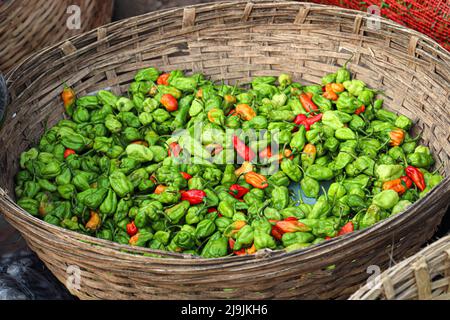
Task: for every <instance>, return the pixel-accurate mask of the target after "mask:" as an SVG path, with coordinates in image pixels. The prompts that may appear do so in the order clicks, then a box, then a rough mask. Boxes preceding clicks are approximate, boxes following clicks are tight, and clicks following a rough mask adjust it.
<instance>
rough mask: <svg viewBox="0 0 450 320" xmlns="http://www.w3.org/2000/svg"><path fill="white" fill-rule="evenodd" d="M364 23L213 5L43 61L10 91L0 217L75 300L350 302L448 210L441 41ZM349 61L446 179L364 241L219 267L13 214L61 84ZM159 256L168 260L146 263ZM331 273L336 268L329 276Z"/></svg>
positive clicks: (88, 88) (80, 39) (83, 85)
mask: <svg viewBox="0 0 450 320" xmlns="http://www.w3.org/2000/svg"><path fill="white" fill-rule="evenodd" d="M368 18H369V17H368V16H367V15H366V14H364V13H361V12H357V11H352V10H348V9H341V8H337V7H327V6H322V5H316V4H307V3H298V2H282V1H279V2H278V1H277V2H273V1H270V2H269V1H254V2H253V3H251V2H244V1H238V2H221V3H213V4H203V5H199V6H194V7H186V8H178V9H170V10H164V11H159V12H154V13H149V14H146V15H143V16H139V17H135V18H130V19H127V20H123V21H119V22H117V23H113V24H110V25H107V26H104V27H102V28H99V29H97V30H94V31H91V32H89V33H86V34H83V35H80V36H77V37H74V38H71V39H70V41H66V42H64V43H60V44H58V45H55V46H53V47H51V48H47V49H46V50H45V51H41V52H40V53H39V54H37V55H35V56H34V57H33V58H31V59H28V60H27V61H26V62H24V63H23V64H22V65H21V66H20V67H18V68H17V69H16V70H15V71H14V72H13V73H12V74H10V77H9V79H8V86H9V90H10V93H11V98H12V103H11V104H10V106H9V109H8V111H7V112H8V115H7V121H6V123H5V126H4V127H3V128H2V129H1V131H0V145H2V146H3V148H2V150H1V154H0V187H1V189H0V208H1V209H2V210H3V213H4V215H5V217H6V219H7V220H8V221H9V222H10V223H11V224H12V225H13V226H14V227H15V228H17V229H18V230H19V231H20V232H21V233H22V235H23V237H24V238H25V239H26V240H27V242H28V244H29V245H30V247H31V248H32V249H33V250H34V251H36V252H37V254H38V255H39V257H40V258H41V259H42V260H43V261H44V262H45V264H46V265H47V266H48V267H49V269H50V270H51V271H52V272H53V273H54V274H55V275H56V277H58V279H59V280H60V281H62V282H63V283H66V280H67V279H68V277H69V276H71V274H70V273H69V274H68V273H67V272H66V270H67V267H68V266H70V265H76V266H78V267H79V268H80V270H81V277H82V278H81V287H80V289H79V290H75V289H73V290H72V292H73V293H74V294H75V295H77V296H78V297H80V298H83V299H89V298H129V299H138V298H142V299H145V298H146V299H164V298H165V299H210V298H242V299H260V298H286V299H287V298H309V299H327V298H341V299H342V298H348V297H349V296H350V294H352V293H353V292H354V291H355V290H356V289H357V288H358V286H359V285H360V284H361V283H362V282H363V281H364V280H365V279H366V278H367V277H368V276H369V274H368V273H367V272H366V270H367V267H368V266H370V265H378V266H379V267H380V268H381V269H383V270H384V269H385V268H386V267H388V265H389V261H390V258H391V257H394V258H395V259H396V260H400V259H402V258H404V257H407V256H410V255H411V254H413V253H415V252H417V251H418V250H419V248H420V246H421V245H422V244H423V243H425V242H426V241H427V240H428V239H429V238H430V237H431V236H432V235H433V233H434V232H435V230H436V227H437V226H438V224H439V223H440V221H441V219H442V216H443V215H444V214H445V211H446V208H447V206H448V204H449V199H450V163H449V162H450V160H449V159H450V141H449V136H450V132H449V130H448V128H449V124H450V118H449V116H448V110H449V108H450V101H449V99H450V91H449V90H450V89H449V88H450V56H449V54H448V52H446V51H445V50H443V49H442V48H441V47H439V46H438V45H437V43H436V42H434V41H433V40H431V39H429V38H428V37H426V36H423V35H421V34H419V33H417V32H414V31H411V30H408V29H405V28H403V27H401V26H399V25H397V24H395V23H392V22H389V21H387V20H382V21H381V24H380V29H379V30H373V29H370V28H369V23H370V22H369V21H368ZM352 53H355V55H354V57H353V59H352V61H351V62H350V64H349V68H350V70H351V71H352V72H353V74H354V75H355V76H356V77H357V78H359V79H362V80H364V81H366V82H367V83H368V85H369V86H371V87H374V88H379V89H381V90H384V91H385V94H386V97H385V103H386V104H387V106H388V108H389V109H391V110H395V111H398V112H400V113H403V114H405V115H407V116H409V117H411V118H413V119H414V120H415V121H417V125H416V126H415V128H416V130H417V131H418V132H419V131H420V132H421V133H422V137H423V140H424V141H425V142H426V144H427V145H428V146H429V147H430V148H431V149H432V151H433V154H434V155H435V158H436V162H437V168H439V171H440V172H441V173H442V174H444V175H445V179H444V181H443V182H442V183H440V184H439V185H438V186H436V187H435V188H434V189H433V190H432V191H431V192H430V193H429V194H428V195H427V196H426V197H425V198H423V199H421V200H420V201H417V202H416V203H414V204H413V205H412V206H411V207H410V208H409V209H408V210H406V211H405V212H403V213H401V214H399V215H396V216H394V217H393V218H390V219H387V220H385V221H383V222H381V223H378V224H376V225H375V226H373V227H371V228H369V229H366V230H364V231H358V232H354V233H352V234H349V235H346V236H343V237H338V238H334V239H332V240H329V241H327V242H325V243H323V244H320V245H318V246H313V247H310V248H307V249H304V250H300V251H294V252H290V253H285V252H281V251H275V252H272V253H263V254H256V255H251V256H239V257H226V258H219V259H209V260H207V259H193V258H189V257H185V256H183V255H182V254H176V253H169V252H158V251H153V250H150V249H147V248H135V247H129V246H126V245H120V244H117V243H112V242H109V241H105V240H101V239H96V238H92V237H89V236H85V235H81V234H78V233H74V232H72V231H69V230H65V229H61V228H59V227H55V226H52V225H49V224H47V223H45V222H43V221H41V220H39V219H37V218H34V217H32V216H31V215H29V214H27V213H26V212H25V211H23V210H21V209H20V208H19V207H18V206H17V205H16V204H15V203H14V196H13V190H14V187H13V176H14V174H15V173H16V172H17V169H18V156H19V154H20V152H22V151H23V150H25V149H26V148H28V147H29V146H30V145H32V144H33V143H36V142H37V141H38V139H39V137H40V135H41V134H42V132H43V128H44V125H45V123H46V122H47V124H48V125H49V126H52V125H54V124H55V123H56V121H58V120H59V119H61V117H62V112H63V107H62V103H61V101H60V98H59V94H60V92H61V90H62V88H63V85H62V83H63V82H65V83H67V84H68V85H69V86H73V87H74V89H75V90H76V91H77V92H78V93H79V94H80V95H83V94H87V93H89V92H93V91H95V90H98V89H101V88H111V89H112V90H113V91H114V92H116V93H124V92H126V91H127V89H128V84H129V83H130V81H131V80H132V79H133V76H134V74H135V72H136V70H138V69H140V68H144V67H148V66H157V67H159V68H160V69H161V70H164V71H170V70H173V69H177V68H179V69H185V70H188V71H191V72H203V73H205V74H207V75H209V76H210V77H211V78H212V79H214V80H222V79H224V80H226V81H227V82H229V83H235V82H236V81H237V80H239V82H240V83H242V82H245V81H248V80H249V79H250V78H251V77H254V76H258V75H278V74H279V73H281V72H289V73H291V74H292V75H293V77H294V79H295V80H299V81H302V82H303V83H309V82H311V81H312V82H319V81H320V78H321V77H322V76H323V75H324V74H325V73H328V72H335V71H336V70H337V69H338V68H339V67H340V66H341V65H343V63H344V62H345V61H346V60H347V59H348V58H349V57H351V55H352ZM155 252H157V253H159V254H161V255H163V256H164V257H166V258H155V257H151V256H143V255H141V254H140V253H155ZM330 266H334V267H330Z"/></svg>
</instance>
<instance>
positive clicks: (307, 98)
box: [299, 92, 319, 112]
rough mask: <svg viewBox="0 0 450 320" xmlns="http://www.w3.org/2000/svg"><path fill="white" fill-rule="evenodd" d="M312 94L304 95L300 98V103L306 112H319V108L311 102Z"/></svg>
mask: <svg viewBox="0 0 450 320" xmlns="http://www.w3.org/2000/svg"><path fill="white" fill-rule="evenodd" d="M311 98H312V93H311V92H307V93H302V94H301V95H300V96H299V99H300V103H301V104H302V106H303V108H304V109H305V110H306V112H312V111H318V110H319V108H318V107H317V106H316V104H315V103H314V102H313V101H312V100H311Z"/></svg>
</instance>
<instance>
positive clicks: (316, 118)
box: [303, 113, 322, 129]
mask: <svg viewBox="0 0 450 320" xmlns="http://www.w3.org/2000/svg"><path fill="white" fill-rule="evenodd" d="M320 119H322V114H321V113H319V114H317V115H315V116H313V117H311V118H306V119H305V121H303V122H304V123H305V124H307V125H308V126H312V125H313V124H314V123H316V122H317V121H320ZM308 129H309V128H308Z"/></svg>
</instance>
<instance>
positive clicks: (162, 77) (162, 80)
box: [156, 73, 170, 86]
mask: <svg viewBox="0 0 450 320" xmlns="http://www.w3.org/2000/svg"><path fill="white" fill-rule="evenodd" d="M169 77H170V73H163V74H162V75H160V76H159V77H158V79H157V80H156V83H157V84H162V85H165V86H168V85H169Z"/></svg>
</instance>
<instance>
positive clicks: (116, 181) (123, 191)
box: [109, 171, 134, 198]
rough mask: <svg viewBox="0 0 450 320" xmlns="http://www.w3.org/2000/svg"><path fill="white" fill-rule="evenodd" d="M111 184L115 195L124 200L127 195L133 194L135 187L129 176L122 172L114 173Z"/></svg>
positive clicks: (111, 176)
mask: <svg viewBox="0 0 450 320" xmlns="http://www.w3.org/2000/svg"><path fill="white" fill-rule="evenodd" d="M109 182H110V183H111V187H112V188H113V190H114V191H115V193H116V194H117V195H118V196H119V197H121V198H123V197H125V196H126V195H127V194H129V193H132V192H133V189H134V186H133V184H132V183H131V181H130V180H129V179H128V178H127V176H126V175H125V174H124V173H123V172H121V171H114V172H113V173H111V175H110V176H109Z"/></svg>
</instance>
